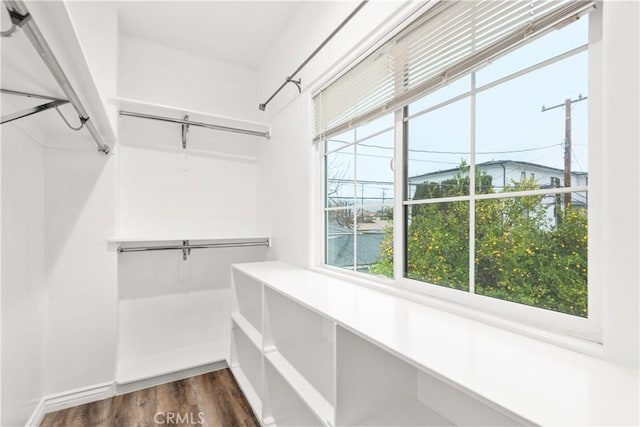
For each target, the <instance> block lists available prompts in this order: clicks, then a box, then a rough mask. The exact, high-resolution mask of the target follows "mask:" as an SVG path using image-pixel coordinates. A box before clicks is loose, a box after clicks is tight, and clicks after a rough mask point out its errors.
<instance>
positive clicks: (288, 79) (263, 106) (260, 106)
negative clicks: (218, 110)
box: [258, 0, 369, 111]
mask: <svg viewBox="0 0 640 427" xmlns="http://www.w3.org/2000/svg"><path fill="white" fill-rule="evenodd" d="M368 2H369V0H363V1H361V2H360V4H359V5H358V6H357V7H356V8H355V9H354V10H353V12H351V13H350V14H349V16H347V17H346V18H345V19H344V21H342V22H341V23H340V25H338V26H337V27H336V29H335V30H333V32H331V34H329V36H328V37H327V38H326V39H324V41H323V42H322V43H320V46H318V47H317V48H316V50H314V51H313V53H311V55H309V57H308V58H307V59H305V60H304V62H303V63H302V64H300V66H299V67H298V68H296V70H295V71H294V72H293V73H291V75H290V76H289V77H286V78H285V79H284V83H282V85H280V87H279V88H278V89H276V91H275V92H274V93H273V95H271V96H270V97H269V99H267V100H266V101H265V102H264V103H262V104H258V109H259V110H261V111H264V110H265V109H266V108H267V104H268V103H269V102H271V100H272V99H273V98H275V96H276V95H277V94H278V93H280V91H281V90H282V89H283V88H284V87H285V86H286V85H287V83H293V84H294V85H296V87H297V88H298V92H301V91H302V89H301V88H300V83H301V80H300V79H298V80H294V79H293V78H294V77H295V76H296V74H298V73H299V72H300V70H302V69H303V68H304V67H305V65H307V64H308V63H309V61H311V60H312V59H313V57H314V56H316V55H317V53H318V52H320V50H321V49H322V48H323V47H324V46H325V45H326V44H327V43H329V40H331V39H332V38H333V36H335V35H336V34H338V31H340V30H341V29H342V27H344V26H345V25H347V22H349V21H350V20H351V18H353V17H354V16H355V15H356V13H358V12H359V11H360V9H362V8H363V7H364V5H365V4H367V3H368Z"/></svg>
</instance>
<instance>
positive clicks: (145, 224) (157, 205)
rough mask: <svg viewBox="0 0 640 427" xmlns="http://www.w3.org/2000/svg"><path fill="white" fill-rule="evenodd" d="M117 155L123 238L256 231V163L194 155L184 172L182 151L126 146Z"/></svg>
mask: <svg viewBox="0 0 640 427" xmlns="http://www.w3.org/2000/svg"><path fill="white" fill-rule="evenodd" d="M139 123H141V124H142V123H144V122H143V121H142V122H139ZM177 128H178V129H179V127H177ZM123 137H126V136H123ZM117 157H118V219H119V227H118V233H117V234H118V235H119V236H123V237H127V236H131V237H137V236H142V237H144V238H153V237H155V238H164V237H165V236H169V238H171V237H177V238H187V237H197V236H211V237H216V236H219V237H235V236H238V235H240V236H242V235H252V234H254V233H255V232H256V212H257V208H256V203H257V202H256V199H257V193H256V186H257V183H256V167H255V164H253V163H250V162H242V161H232V160H228V159H219V158H216V157H213V156H204V155H191V156H190V158H189V160H188V167H189V170H181V169H180V165H179V157H178V153H177V152H165V151H158V150H150V149H141V148H137V147H125V146H121V147H119V149H118V153H117Z"/></svg>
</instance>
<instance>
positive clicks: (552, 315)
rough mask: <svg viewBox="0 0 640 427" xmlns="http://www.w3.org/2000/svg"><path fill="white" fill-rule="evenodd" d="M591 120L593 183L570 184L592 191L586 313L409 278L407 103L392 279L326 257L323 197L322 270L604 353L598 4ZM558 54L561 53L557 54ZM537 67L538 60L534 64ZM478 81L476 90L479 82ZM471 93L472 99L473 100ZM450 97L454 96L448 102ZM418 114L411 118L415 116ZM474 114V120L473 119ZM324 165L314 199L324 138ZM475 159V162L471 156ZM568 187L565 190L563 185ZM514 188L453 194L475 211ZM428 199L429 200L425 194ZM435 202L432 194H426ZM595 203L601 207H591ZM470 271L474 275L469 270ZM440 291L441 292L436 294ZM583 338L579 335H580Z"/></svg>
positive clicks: (591, 46) (399, 148) (398, 158)
mask: <svg viewBox="0 0 640 427" xmlns="http://www.w3.org/2000/svg"><path fill="white" fill-rule="evenodd" d="M588 32H589V42H588V51H589V70H588V73H589V123H588V135H589V160H588V163H589V166H588V170H589V175H590V177H589V185H588V186H581V187H578V186H576V187H570V188H568V189H567V190H566V191H570V192H580V191H587V192H588V193H589V206H590V208H589V210H588V224H589V227H588V242H589V248H588V260H589V261H588V279H587V286H588V291H587V292H588V318H582V317H578V316H573V315H569V314H565V313H560V312H555V311H551V310H548V309H543V308H538V307H533V306H527V305H524V304H518V303H514V302H509V301H504V300H500V299H497V298H492V297H487V296H483V295H479V294H475V293H471V292H469V291H466V292H465V291H460V290H456V289H451V288H447V287H444V286H441V285H436V284H430V283H425V282H420V281H417V280H413V279H409V278H406V277H404V267H403V266H404V265H405V261H404V259H405V256H406V253H405V237H406V236H405V231H404V227H405V222H406V218H404V215H405V211H404V209H405V206H406V205H411V204H418V203H416V202H412V201H408V202H405V195H404V194H403V192H404V184H403V182H404V180H405V179H406V177H405V174H404V168H405V167H406V165H405V153H404V145H403V144H404V143H403V141H402V140H403V138H404V136H403V135H402V133H401V132H397V130H398V129H402V125H403V123H404V117H403V114H402V109H399V110H397V111H395V129H396V136H395V149H394V153H395V156H394V157H395V158H394V164H395V165H396V166H398V165H402V167H395V168H394V275H395V278H394V279H388V278H383V277H378V276H373V275H369V274H366V273H359V272H356V271H352V270H346V269H343V268H339V267H334V266H330V265H327V264H325V254H326V230H325V224H326V222H325V212H326V209H325V204H324V202H323V203H321V204H320V206H319V209H318V211H317V215H318V216H317V218H318V219H319V221H316V224H318V225H319V226H318V227H316V230H318V235H317V236H316V238H317V242H318V243H319V244H318V245H315V248H316V249H317V252H316V257H315V259H316V268H317V269H318V270H320V271H324V272H326V273H329V274H333V275H338V276H342V277H348V278H351V279H353V280H356V281H358V282H360V283H361V284H364V285H368V286H374V287H376V288H378V289H380V290H383V291H387V292H392V293H397V292H400V293H402V295H403V296H405V297H408V298H410V299H414V300H417V301H419V302H422V303H424V302H426V303H428V304H433V305H436V306H439V307H441V308H444V309H446V310H448V311H452V312H454V313H457V314H462V315H465V316H467V317H470V318H473V319H479V320H482V321H485V322H487V323H491V324H494V325H496V326H500V327H504V328H506V329H510V330H516V331H518V332H523V333H526V334H528V335H534V336H536V337H538V338H541V339H544V340H547V341H551V342H554V343H558V344H561V345H565V346H568V347H572V348H579V349H580V350H581V351H584V352H588V353H600V352H601V347H602V346H601V344H602V329H603V300H602V298H603V293H604V292H603V286H604V268H603V266H602V265H601V264H600V263H596V262H594V260H596V259H604V253H605V250H604V245H603V241H604V237H603V235H602V228H603V224H604V218H602V216H601V215H602V211H603V210H602V209H598V208H597V206H598V204H599V203H602V200H603V197H602V191H603V190H604V189H602V188H601V187H600V186H597V185H592V184H591V183H593V182H596V183H597V182H599V181H600V180H601V178H602V174H603V167H604V166H603V162H602V159H603V156H600V155H597V153H601V152H602V149H601V147H602V144H603V141H602V117H603V106H602V102H600V101H601V96H600V88H601V87H602V61H603V54H602V48H601V34H602V8H601V7H598V8H596V9H595V10H594V11H592V12H591V13H590V14H589V30H588ZM565 56H567V54H562V55H560V57H565ZM558 60H559V59H558ZM546 62H548V61H544V62H543V63H541V64H545V63H546ZM534 67H535V66H534ZM531 68H532V67H529V68H527V70H528V71H527V72H531V71H533V70H532V69H531ZM522 74H526V73H525V72H524V71H522V70H521V71H518V72H516V73H514V74H513V75H510V76H507V77H504V78H501V79H499V80H497V81H496V82H492V83H489V84H488V85H484V86H483V88H487V86H495V85H497V84H499V83H501V82H504V81H505V80H507V79H511V78H515V77H516V75H522ZM483 88H479V89H478V91H479V90H480V89H483ZM473 98H474V97H473V96H472V101H471V102H472V103H473V102H474V100H473ZM446 102H450V101H446ZM415 116H416V114H413V115H412V117H415ZM472 120H474V119H473V118H472ZM471 151H472V153H473V152H475V147H474V146H473V141H472V148H471ZM317 154H318V159H319V163H318V166H319V168H318V170H319V172H320V173H319V174H317V175H316V176H319V177H320V179H321V182H320V185H319V186H317V187H316V188H318V190H319V191H320V194H319V195H318V197H317V198H316V200H324V198H325V197H326V194H325V192H326V188H325V182H326V177H325V168H324V156H325V147H324V141H322V142H320V143H319V144H318V150H317ZM471 164H472V165H473V164H474V162H473V161H472V162H471ZM470 178H471V180H472V182H471V184H470V188H474V183H473V180H474V178H475V174H474V171H473V170H471V171H470ZM561 191H563V190H561ZM547 193H553V194H556V193H558V191H557V189H549V190H532V191H527V192H517V193H512V194H511V195H513V196H517V197H521V196H525V195H531V194H547ZM507 197H509V193H500V194H495V195H483V196H481V197H479V196H476V197H475V198H473V197H471V196H460V197H453V198H450V199H451V200H452V201H453V200H456V201H457V200H466V201H469V203H470V207H469V209H470V212H471V215H474V213H475V210H474V208H473V203H474V201H475V200H477V199H482V198H507ZM443 201H446V200H445V199H442V198H441V199H435V200H434V201H432V203H436V202H443ZM421 203H424V201H421ZM427 203H429V201H427ZM593 206H596V209H593V208H592V207H593ZM473 224H474V221H473V216H472V217H471V218H470V226H471V227H472V228H471V230H470V232H473V231H474V230H473V227H474V225H473ZM471 256H473V251H472V250H471V248H470V257H471ZM470 274H473V269H471V271H470ZM434 298H435V299H434ZM576 338H577V340H576Z"/></svg>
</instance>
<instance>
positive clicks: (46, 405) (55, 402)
mask: <svg viewBox="0 0 640 427" xmlns="http://www.w3.org/2000/svg"><path fill="white" fill-rule="evenodd" d="M115 394H116V387H115V382H106V383H101V384H95V385H91V386H88V387H82V388H77V389H74V390H69V391H63V392H61V393H55V394H51V395H49V396H45V397H43V398H42V399H41V400H40V402H39V403H38V405H37V406H36V408H35V409H34V411H33V413H32V414H31V416H30V417H29V419H28V420H27V423H26V424H25V426H39V425H40V423H41V422H42V419H43V418H44V416H45V415H46V414H48V413H50V412H55V411H60V410H62V409H67V408H71V407H73V406H78V405H84V404H85V403H91V402H96V401H98V400H102V399H108V398H109V397H113V396H115Z"/></svg>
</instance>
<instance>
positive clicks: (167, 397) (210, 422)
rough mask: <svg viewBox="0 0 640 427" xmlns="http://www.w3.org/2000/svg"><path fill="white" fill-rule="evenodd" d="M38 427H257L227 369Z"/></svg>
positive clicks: (49, 419)
mask: <svg viewBox="0 0 640 427" xmlns="http://www.w3.org/2000/svg"><path fill="white" fill-rule="evenodd" d="M40 425H41V427H84V426H105V427H107V426H108V427H112V426H118V427H129V426H140V427H142V426H156V425H170V426H199V425H202V426H223V427H229V426H247V427H248V426H252V427H257V426H259V424H258V421H257V420H256V418H255V417H254V415H253V412H251V408H250V406H249V403H248V402H247V400H246V399H245V397H244V395H243V394H242V392H241V391H240V388H239V387H238V384H237V383H236V381H235V379H234V378H233V375H232V374H231V371H230V370H229V369H222V370H219V371H215V372H210V373H208V374H204V375H199V376H197V377H191V378H187V379H184V380H180V381H175V382H172V383H168V384H162V385H159V386H157V387H151V388H147V389H144V390H139V391H135V392H133V393H128V394H123V395H120V396H115V397H112V398H109V399H105V400H100V401H98V402H93V403H87V404H85V405H80V406H76V407H73V408H69V409H64V410H62V411H58V412H52V413H50V414H47V415H46V416H45V417H44V420H43V421H42V424H40Z"/></svg>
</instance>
